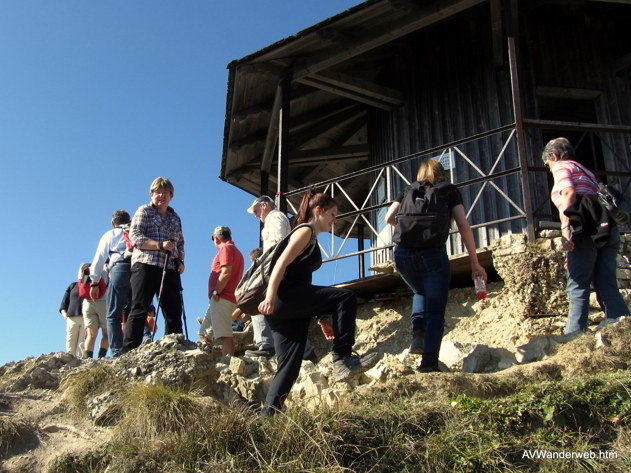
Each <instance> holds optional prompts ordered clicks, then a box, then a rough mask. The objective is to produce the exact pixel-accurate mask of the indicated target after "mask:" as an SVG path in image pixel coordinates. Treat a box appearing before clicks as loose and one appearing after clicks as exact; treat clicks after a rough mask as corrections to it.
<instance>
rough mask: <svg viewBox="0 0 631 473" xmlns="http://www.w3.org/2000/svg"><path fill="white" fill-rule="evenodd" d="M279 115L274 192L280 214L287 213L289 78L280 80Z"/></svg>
mask: <svg viewBox="0 0 631 473" xmlns="http://www.w3.org/2000/svg"><path fill="white" fill-rule="evenodd" d="M278 87H279V89H280V100H281V106H280V113H279V115H278V122H279V125H278V127H279V130H278V183H277V190H276V205H277V206H278V209H279V210H280V211H281V212H284V213H287V198H286V197H285V193H286V192H287V191H288V190H289V147H290V143H289V126H290V115H291V77H290V76H284V77H283V78H282V79H281V80H280V84H279V86H278Z"/></svg>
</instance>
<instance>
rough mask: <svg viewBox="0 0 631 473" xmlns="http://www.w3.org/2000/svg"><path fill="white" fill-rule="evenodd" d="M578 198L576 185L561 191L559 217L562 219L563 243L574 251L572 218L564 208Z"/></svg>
mask: <svg viewBox="0 0 631 473" xmlns="http://www.w3.org/2000/svg"><path fill="white" fill-rule="evenodd" d="M575 199H576V189H574V187H566V188H565V189H563V190H562V191H561V202H560V204H559V218H560V220H561V237H562V238H561V244H562V245H563V248H565V249H566V250H569V251H572V250H573V249H574V243H573V242H572V231H571V228H570V218H569V217H568V216H567V215H565V213H564V210H565V209H567V208H568V207H569V206H571V205H572V204H573V203H574V200H575Z"/></svg>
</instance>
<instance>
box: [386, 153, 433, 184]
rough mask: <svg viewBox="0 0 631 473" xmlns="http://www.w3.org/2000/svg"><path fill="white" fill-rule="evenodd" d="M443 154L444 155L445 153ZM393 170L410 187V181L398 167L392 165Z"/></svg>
mask: <svg viewBox="0 0 631 473" xmlns="http://www.w3.org/2000/svg"><path fill="white" fill-rule="evenodd" d="M443 154H444V153H443ZM392 169H394V170H395V171H396V173H397V174H398V175H399V176H401V179H403V180H404V181H405V183H406V184H407V185H408V186H409V185H410V181H408V180H407V178H406V177H405V176H404V175H403V174H401V171H399V170H398V169H397V167H396V166H395V165H394V164H393V165H392Z"/></svg>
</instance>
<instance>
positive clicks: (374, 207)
mask: <svg viewBox="0 0 631 473" xmlns="http://www.w3.org/2000/svg"><path fill="white" fill-rule="evenodd" d="M390 204H392V202H383V203H382V204H376V205H371V206H370V207H366V208H361V209H359V210H352V211H350V212H345V213H343V214H340V215H338V216H337V219H338V220H339V219H341V218H349V217H354V216H355V215H359V214H363V213H368V212H372V211H373V210H379V209H381V208H383V207H390Z"/></svg>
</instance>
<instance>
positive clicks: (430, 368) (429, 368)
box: [416, 363, 441, 373]
mask: <svg viewBox="0 0 631 473" xmlns="http://www.w3.org/2000/svg"><path fill="white" fill-rule="evenodd" d="M416 371H417V372H418V373H441V371H440V368H439V367H438V365H425V366H423V364H422V363H421V364H420V365H418V367H417V368H416Z"/></svg>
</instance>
